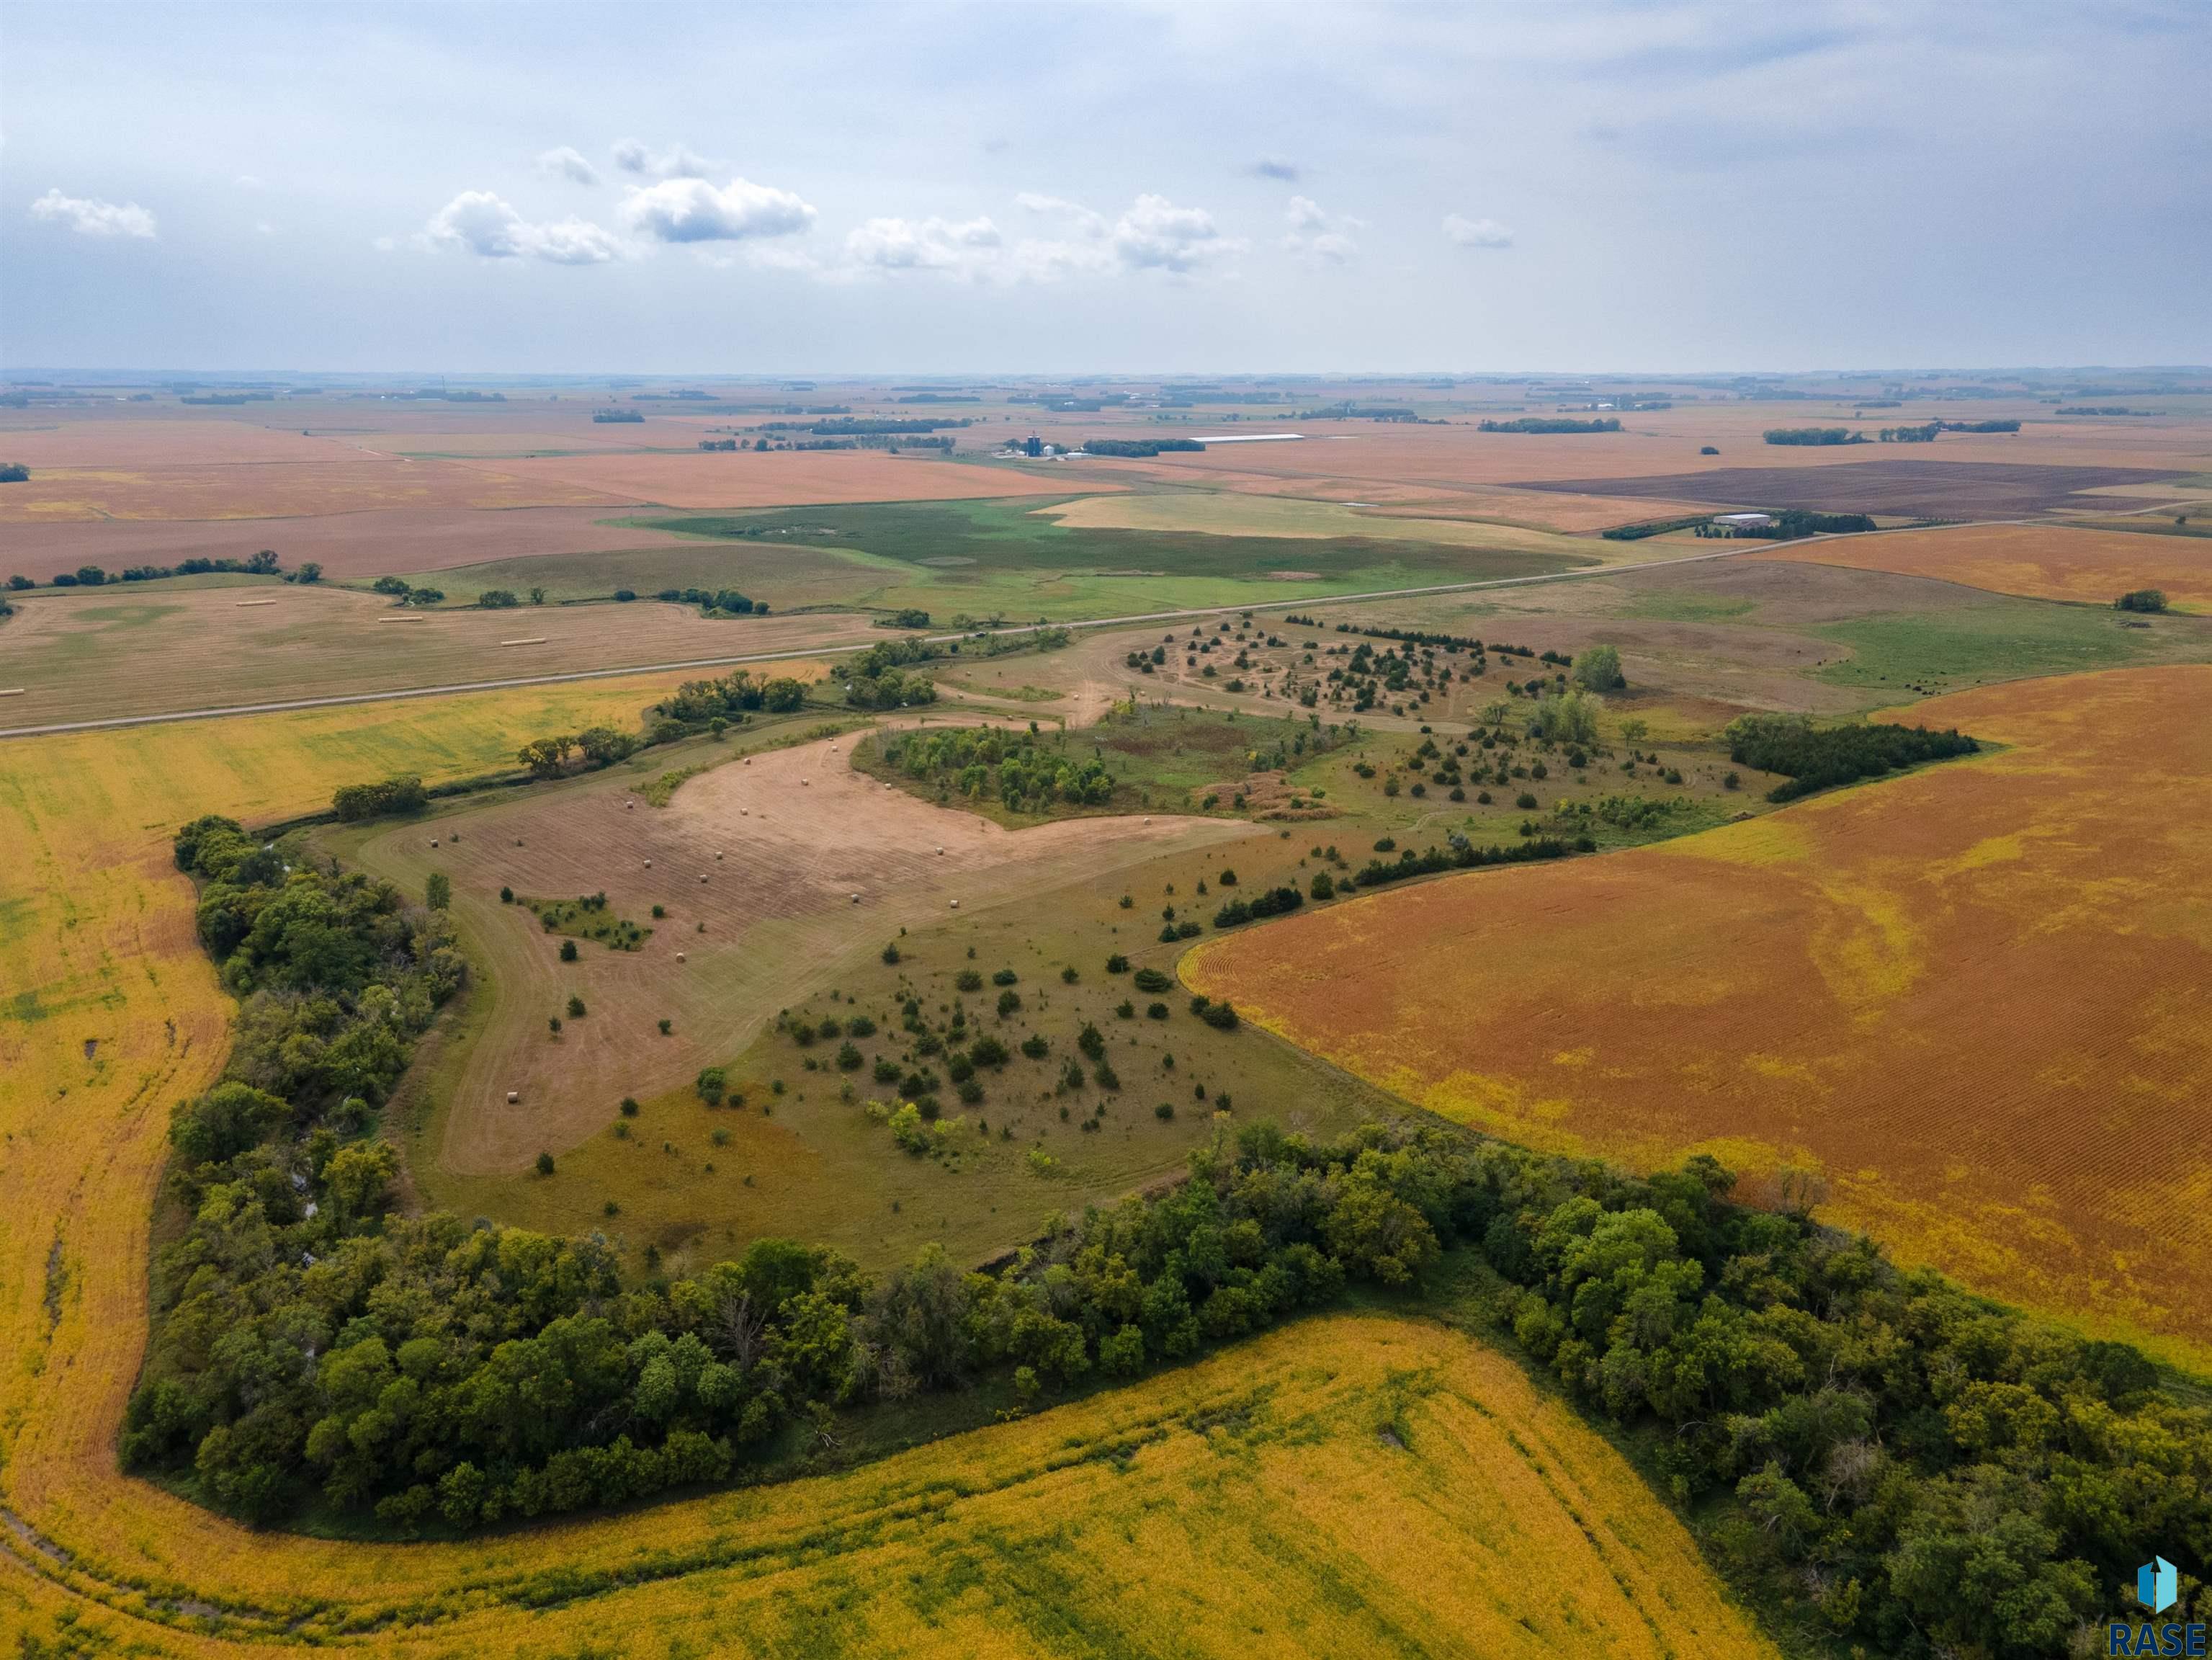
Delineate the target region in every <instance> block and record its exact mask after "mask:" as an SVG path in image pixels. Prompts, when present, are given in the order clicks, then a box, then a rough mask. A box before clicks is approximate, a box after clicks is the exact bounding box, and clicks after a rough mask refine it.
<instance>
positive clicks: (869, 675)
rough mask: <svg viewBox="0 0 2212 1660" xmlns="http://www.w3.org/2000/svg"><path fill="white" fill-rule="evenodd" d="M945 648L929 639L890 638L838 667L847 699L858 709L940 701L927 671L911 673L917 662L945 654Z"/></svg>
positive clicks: (915, 705) (893, 707)
mask: <svg viewBox="0 0 2212 1660" xmlns="http://www.w3.org/2000/svg"><path fill="white" fill-rule="evenodd" d="M942 654H943V652H942V648H939V646H937V645H936V644H934V643H933V642H930V641H927V640H919V639H905V640H886V641H884V642H883V644H881V645H880V646H871V647H869V648H867V650H866V651H864V652H862V653H860V654H859V655H858V656H855V657H850V658H848V659H847V660H845V661H844V662H842V663H840V664H839V665H838V666H837V668H836V674H837V677H838V678H839V679H841V680H842V681H843V682H844V683H845V701H846V702H848V703H850V704H851V705H852V706H853V707H854V708H856V709H897V708H915V707H919V706H920V705H922V704H926V703H934V702H936V701H937V686H936V684H935V683H934V682H933V681H932V680H930V679H929V678H928V677H927V676H926V675H919V674H908V673H907V672H906V670H907V669H908V667H909V666H912V665H914V664H916V663H926V662H928V661H929V660H931V659H933V658H935V657H939V656H941V655H942Z"/></svg>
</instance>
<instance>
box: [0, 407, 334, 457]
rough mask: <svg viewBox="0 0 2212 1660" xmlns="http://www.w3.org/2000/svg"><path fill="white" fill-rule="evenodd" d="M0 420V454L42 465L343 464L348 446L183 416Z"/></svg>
mask: <svg viewBox="0 0 2212 1660" xmlns="http://www.w3.org/2000/svg"><path fill="white" fill-rule="evenodd" d="M24 422H25V417H21V416H17V417H15V418H14V420H13V421H11V422H10V423H8V424H5V425H0V457H4V458H5V459H8V460H9V461H20V462H21V463H22V464H23V465H25V466H27V467H30V468H33V470H43V469H45V468H47V467H89V468H100V467H177V466H195V465H197V466H212V465H252V464H255V463H260V462H271V461H276V462H314V461H341V460H344V459H349V458H348V455H347V447H346V446H344V445H343V444H341V443H337V442H335V441H332V440H331V439H329V438H314V437H310V436H309V435H307V434H306V433H304V432H301V431H299V430H297V429H287V428H281V427H270V426H265V425H263V424H261V423H258V422H253V421H237V420H225V419H222V418H220V417H201V418H198V419H195V418H193V417H191V415H190V414H189V413H179V414H173V415H170V416H167V417H163V418H161V419H137V420H131V419H121V420H117V419H98V418H94V419H83V418H70V417H64V418H62V419H60V420H57V421H54V422H52V423H44V424H37V425H30V424H24Z"/></svg>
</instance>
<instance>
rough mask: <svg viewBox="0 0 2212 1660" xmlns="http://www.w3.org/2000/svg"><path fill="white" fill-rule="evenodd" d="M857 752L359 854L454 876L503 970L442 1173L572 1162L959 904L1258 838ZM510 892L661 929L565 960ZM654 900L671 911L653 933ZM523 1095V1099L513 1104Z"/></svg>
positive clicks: (516, 801)
mask: <svg viewBox="0 0 2212 1660" xmlns="http://www.w3.org/2000/svg"><path fill="white" fill-rule="evenodd" d="M850 751H851V740H850V739H825V740H823V741H820V742H817V743H814V744H809V745H802V746H799V747H797V748H793V749H788V750H782V751H775V752H773V753H759V754H755V755H750V756H745V757H734V758H732V759H731V760H728V761H726V762H724V763H721V764H720V765H718V766H716V767H714V769H713V770H711V771H708V772H706V773H704V774H703V775H700V776H698V777H696V778H693V779H691V780H690V781H688V782H686V783H684V785H683V786H682V787H680V788H679V789H678V791H677V792H676V794H675V795H674V796H673V798H672V799H671V801H670V804H669V805H668V806H666V807H665V808H656V807H653V806H650V805H648V804H647V802H645V801H643V800H639V799H638V798H637V796H636V794H635V792H636V791H637V790H638V789H640V788H641V787H642V785H643V782H644V781H647V775H646V774H638V775H631V773H630V772H628V771H625V772H623V773H619V774H616V775H597V776H593V777H591V778H588V779H586V780H582V781H579V782H577V783H575V784H573V785H570V786H568V787H564V788H562V789H559V790H554V791H532V792H529V793H527V794H524V795H521V796H518V797H514V798H511V799H507V800H497V801H495V802H491V803H489V804H487V805H484V806H476V807H473V808H471V809H468V810H465V811H462V812H456V813H453V814H448V815H441V816H440V817H438V818H434V819H431V820H428V821H426V822H421V823H413V824H407V825H405V826H404V827H401V828H398V829H395V830H387V831H386V832H384V833H383V834H381V835H380V836H375V837H373V838H371V839H369V840H368V841H366V842H362V844H361V845H360V847H359V849H358V854H357V856H358V858H359V859H360V860H361V863H362V866H363V867H365V868H367V869H369V870H372V871H374V872H376V873H378V874H380V875H384V876H386V877H389V878H391V879H393V880H394V881H397V882H399V883H401V884H403V885H405V886H406V887H407V888H409V889H410V891H420V889H421V888H422V885H423V883H424V882H425V881H427V879H428V877H429V875H430V874H431V873H432V872H434V871H441V872H443V873H445V874H446V875H447V876H448V877H449V878H450V879H451V880H452V882H453V896H454V898H453V903H454V909H455V915H457V916H458V917H459V920H460V921H461V922H462V924H463V926H464V927H465V929H466V930H467V933H468V936H469V939H470V940H471V945H472V946H474V947H476V948H477V949H478V950H480V951H481V952H483V956H484V958H485V960H486V962H487V964H488V965H489V978H490V986H491V988H490V990H489V993H488V996H489V1007H488V1008H487V1009H486V1011H485V1012H484V1013H483V1018H482V1022H481V1025H479V1026H478V1027H477V1031H475V1033H474V1034H473V1037H472V1041H471V1043H470V1045H469V1048H468V1052H467V1055H466V1056H465V1060H464V1061H461V1062H460V1063H459V1066H458V1068H457V1070H456V1072H455V1073H454V1074H453V1077H452V1079H450V1082H449V1084H448V1085H447V1091H448V1094H449V1097H450V1100H449V1104H447V1117H446V1129H445V1132H444V1135H443V1137H442V1140H441V1144H440V1145H439V1146H437V1147H436V1148H435V1150H434V1151H435V1156H436V1158H437V1159H438V1161H439V1163H440V1164H441V1165H442V1166H443V1167H444V1168H445V1169H447V1170H449V1171H453V1172H454V1173H456V1174H458V1175H462V1176H470V1175H497V1174H504V1173H509V1172H513V1171H520V1170H523V1169H525V1168H526V1167H527V1166H528V1165H529V1164H530V1162H531V1160H532V1159H533V1158H535V1157H536V1156H537V1155H538V1153H539V1152H541V1151H548V1150H550V1151H551V1152H556V1153H559V1152H565V1151H566V1150H568V1148H570V1147H573V1146H576V1145H577V1144H579V1143H580V1142H581V1141H583V1140H585V1139H586V1138H587V1137H589V1136H591V1135H593V1134H597V1133H599V1131H601V1130H604V1129H605V1128H606V1127H607V1126H608V1125H610V1124H611V1123H612V1122H614V1120H615V1116H616V1106H617V1103H618V1102H619V1101H620V1100H621V1098H623V1096H625V1095H633V1096H638V1097H641V1098H642V1097H646V1096H649V1095H653V1094H658V1093H661V1092H664V1091H669V1090H671V1089H674V1088H676V1087H677V1086H678V1085H683V1084H686V1083H688V1082H689V1081H690V1079H692V1078H693V1077H694V1076H695V1075H696V1073H698V1071H699V1070H700V1068H702V1067H706V1066H708V1065H711V1064H714V1063H716V1062H719V1061H724V1060H726V1059H728V1058H729V1057H730V1056H732V1055H735V1054H736V1053H737V1052H738V1050H740V1049H744V1047H745V1046H746V1045H747V1044H748V1043H750V1042H751V1040H752V1039H753V1037H755V1036H756V1035H757V1033H758V1032H759V1031H761V1030H762V1029H763V1026H764V1025H766V1024H767V1023H768V1022H769V1021H770V1020H772V1019H773V1018H775V1014H776V1012H777V1011H778V1010H779V1009H782V1008H786V1007H789V1006H793V1004H796V1003H797V1002H799V1000H802V999H803V998H804V997H805V996H806V995H808V994H811V993H813V992H816V991H818V990H820V989H822V988H823V987H824V986H828V985H831V984H835V983H836V978H835V976H837V975H838V974H839V973H840V972H846V971H849V970H850V968H851V965H852V963H853V962H854V960H855V959H861V960H865V959H868V958H873V957H874V956H875V955H876V954H877V953H878V952H880V951H881V950H882V948H883V946H884V945H885V944H886V943H887V942H890V941H894V940H896V939H897V938H898V937H899V935H900V934H901V933H902V931H903V930H905V929H907V928H908V927H915V928H918V927H922V926H924V925H925V924H927V923H932V922H936V921H939V920H940V919H942V918H944V917H945V916H946V915H949V913H950V911H951V909H952V908H953V906H954V905H955V903H957V906H958V908H959V909H960V911H961V913H962V915H963V917H971V918H972V917H974V916H976V915H988V914H989V913H990V912H991V910H992V909H993V908H994V906H996V905H1000V904H1006V903H1036V900H1037V899H1038V898H1039V897H1041V896H1043V895H1046V894H1049V893H1051V892H1052V891H1054V890H1055V889H1057V888H1062V887H1066V886H1068V885H1072V884H1074V883H1077V882H1079V881H1082V880H1085V879H1091V878H1094V877H1097V876H1102V875H1104V874H1107V873H1112V872H1114V871H1116V870H1125V869H1127V868H1129V867H1131V866H1135V865H1138V864H1140V863H1143V862H1145V861H1146V860H1151V859H1153V858H1155V857H1158V855H1160V854H1168V853H1175V852H1188V851H1190V850H1192V849H1194V848H1207V847H1212V846H1217V845H1220V844H1223V843H1226V842H1231V841H1234V840H1237V839H1238V838H1240V837H1243V836H1250V835H1253V834H1255V830H1254V829H1253V827H1251V826H1249V825H1247V824H1242V823H1239V822H1234V821H1228V820H1215V819H1199V818H1171V817H1167V816H1162V817H1160V818H1158V821H1157V822H1154V821H1152V820H1148V819H1146V818H1141V817H1130V818H1085V819H1080V820H1070V821H1066V822H1063V823H1057V824H1044V825H1039V826H1036V827H1034V828H1031V829H1027V830H1005V829H1002V828H1001V827H1000V825H998V824H994V823H993V822H991V821H990V820H989V819H987V818H982V817H980V816H978V815H976V814H975V813H971V812H961V811H957V810H953V809H947V808H942V807H938V806H933V805H931V804H929V803H927V802H924V801H920V800H915V798H914V797H913V796H911V795H908V794H905V793H904V792H902V791H897V790H892V789H890V788H888V787H884V786H883V785H880V784H878V783H876V782H875V781H872V779H869V778H868V777H866V775H863V774H860V773H858V772H855V771H854V770H853V769H852V767H851V766H850V764H849V762H850ZM642 760H643V757H641V763H642ZM658 770H659V763H657V762H656V763H653V765H652V766H651V767H649V768H648V769H647V772H648V773H651V772H657V771H658ZM632 801H635V802H636V805H635V806H630V805H629V803H630V802H632ZM457 830H458V831H461V832H462V835H461V836H460V837H459V839H458V840H456V839H455V836H454V832H455V831H457ZM434 838H435V839H436V840H437V841H439V842H441V846H439V847H437V848H433V847H431V845H430V842H432V840H433V839H434ZM940 848H941V849H942V851H941V852H940V851H939V849H940ZM702 878H703V880H702ZM502 887H511V888H512V889H513V891H515V892H516V893H517V894H519V895H522V896H526V897H533V898H540V899H565V898H574V897H576V896H578V895H580V894H590V893H598V892H605V895H606V896H607V903H608V905H609V908H610V909H611V910H612V911H613V912H614V913H615V914H616V915H619V916H622V917H625V918H628V919H630V920H632V921H636V922H638V923H640V924H641V925H643V926H647V927H652V928H653V930H654V932H653V935H652V937H651V938H650V939H647V941H646V942H645V944H644V945H643V946H642V947H641V948H640V949H638V950H635V951H614V950H611V949H609V948H607V947H605V946H600V945H599V944H596V943H592V942H584V943H583V944H582V945H581V946H580V955H579V958H578V960H577V961H576V962H574V963H563V962H562V961H561V960H560V958H559V956H558V947H559V945H560V943H561V941H560V937H559V936H556V935H554V934H550V933H546V932H544V929H543V928H542V927H541V926H540V925H539V922H538V919H537V917H536V916H535V915H532V913H531V912H529V911H528V910H527V909H524V908H522V907H520V906H519V905H507V904H502V903H501V902H500V900H499V897H498V896H499V891H500V890H501V888H502ZM855 894H857V895H859V896H860V898H859V902H858V903H854V897H853V896H854V895H855ZM655 904H659V905H662V906H663V907H664V908H665V910H666V912H667V915H665V917H663V918H659V919H656V918H654V917H653V915H652V910H653V906H654V905H655ZM679 953H681V954H682V955H683V956H684V958H686V959H688V960H686V961H684V962H679V961H678V954H679ZM571 994H579V995H580V996H581V997H582V998H583V1000H584V1001H585V1003H586V1006H587V1007H588V1008H589V1009H590V1010H591V1013H590V1014H589V1016H588V1017H587V1018H585V1019H581V1020H578V1021H574V1022H572V1023H571V1024H570V1025H569V1028H568V1031H565V1032H564V1033H563V1034H562V1037H560V1039H559V1040H558V1041H555V1040H553V1039H552V1038H550V1037H549V1035H548V1031H547V1025H546V1022H547V1019H548V1017H549V1016H550V1015H552V1014H556V1013H558V1012H561V1010H562V1006H564V1004H565V1003H566V1001H567V1000H568V997H569V996H570V995H571ZM662 1018H667V1019H669V1020H670V1022H671V1028H672V1029H671V1031H670V1032H669V1033H668V1034H666V1035H663V1034H662V1033H660V1032H659V1031H658V1029H657V1022H658V1021H659V1020H660V1019H662ZM508 1091H517V1092H519V1094H520V1101H519V1102H518V1103H516V1104H513V1105H510V1104H508V1103H507V1092H508Z"/></svg>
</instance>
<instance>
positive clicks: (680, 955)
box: [676, 951, 684, 963]
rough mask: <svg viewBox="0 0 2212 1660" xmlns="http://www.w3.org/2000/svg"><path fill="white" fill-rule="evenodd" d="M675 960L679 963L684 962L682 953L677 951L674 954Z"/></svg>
mask: <svg viewBox="0 0 2212 1660" xmlns="http://www.w3.org/2000/svg"><path fill="white" fill-rule="evenodd" d="M676 960H677V961H678V962H679V963H680V962H682V961H683V960H684V953H683V952H680V951H679V952H677V953H676Z"/></svg>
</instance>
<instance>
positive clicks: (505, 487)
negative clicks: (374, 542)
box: [0, 453, 650, 525]
mask: <svg viewBox="0 0 2212 1660" xmlns="http://www.w3.org/2000/svg"><path fill="white" fill-rule="evenodd" d="M536 465H538V464H536V463H527V462H526V463H512V464H502V467H503V468H507V469H512V470H511V471H489V470H487V469H485V468H483V467H480V466H475V465H461V464H459V463H457V462H452V461H410V460H408V459H404V458H394V457H381V456H372V455H368V454H366V453H356V455H354V456H353V457H351V458H350V459H340V460H324V461H255V462H244V463H239V464H236V465H229V464H222V463H215V464H193V465H183V466H144V467H112V466H110V467H64V468H41V469H35V470H33V473H32V475H31V478H30V481H29V482H28V483H21V484H10V485H9V486H8V487H7V488H6V489H4V490H0V524H9V525H36V524H50V523H54V522H69V521H71V520H99V519H141V520H170V519H289V518H294V517H299V516H302V515H307V514H331V513H362V512H368V511H372V510H374V509H377V508H430V507H444V508H526V507H566V506H590V505H594V504H596V505H599V506H602V507H603V508H614V507H618V506H622V505H624V504H626V503H630V502H643V501H646V500H648V499H650V498H647V497H645V496H625V495H613V496H611V495H608V494H606V493H605V492H603V491H600V490H598V489H587V488H585V487H582V486H580V485H578V484H575V483H570V482H569V481H568V479H566V478H564V477H562V474H561V473H560V472H559V471H542V470H541V471H536V472H533V473H531V474H528V475H527V476H526V475H524V474H523V473H522V472H521V471H520V468H522V467H525V466H536Z"/></svg>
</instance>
